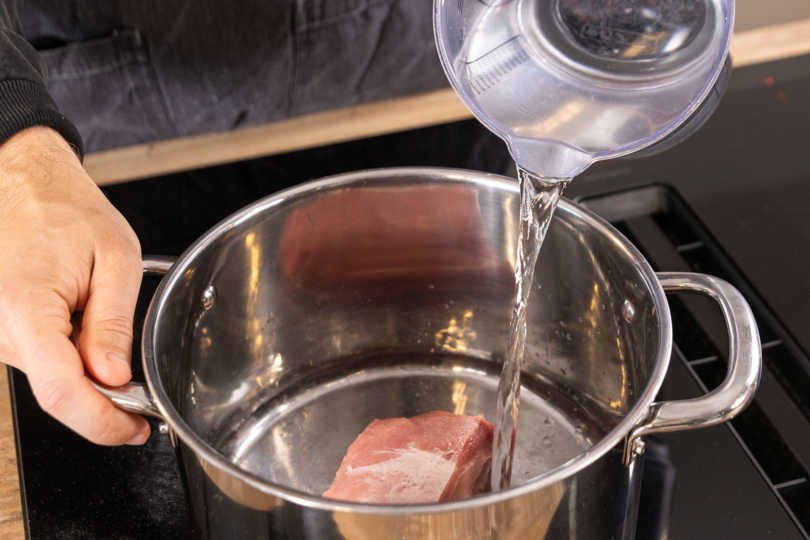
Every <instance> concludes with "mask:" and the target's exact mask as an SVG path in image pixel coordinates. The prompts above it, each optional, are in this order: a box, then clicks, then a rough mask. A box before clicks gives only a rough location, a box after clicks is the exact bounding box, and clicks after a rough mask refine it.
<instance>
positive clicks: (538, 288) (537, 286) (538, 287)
mask: <svg viewBox="0 0 810 540" xmlns="http://www.w3.org/2000/svg"><path fill="white" fill-rule="evenodd" d="M534 288H535V289H537V290H538V291H539V290H540V289H542V288H543V287H541V286H540V284H539V283H538V284H537V285H535V286H534Z"/></svg>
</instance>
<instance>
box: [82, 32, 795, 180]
mask: <svg viewBox="0 0 810 540" xmlns="http://www.w3.org/2000/svg"><path fill="white" fill-rule="evenodd" d="M808 53H810V19H802V20H799V21H793V22H789V23H784V24H778V25H773V26H767V27H764V28H757V29H755V30H748V31H745V32H737V33H735V34H734V37H733V39H732V44H731V55H732V59H733V62H734V66H735V67H743V66H749V65H752V64H758V63H762V62H768V61H772V60H780V59H783V58H788V57H791V56H798V55H802V54H808ZM471 117H472V116H471V115H470V113H469V111H468V110H467V109H466V107H464V105H463V104H462V103H461V101H460V100H459V98H458V97H457V96H456V94H455V92H454V91H453V90H452V89H449V88H447V89H443V90H437V91H435V92H429V93H426V94H420V95H416V96H408V97H403V98H398V99H391V100H387V101H380V102H376V103H368V104H365V105H358V106H356V107H349V108H346V109H338V110H333V111H326V112H322V113H316V114H310V115H306V116H300V117H296V118H291V119H289V120H283V121H280V122H273V123H269V124H263V125H260V126H255V127H250V128H245V129H240V130H235V131H228V132H224V133H210V134H204V135H195V136H191V137H179V138H176V139H168V140H164V141H157V142H153V143H149V144H139V145H134V146H127V147H123V148H116V149H113V150H105V151H102V152H95V153H91V154H88V155H87V156H86V158H85V161H84V166H85V169H87V172H88V173H89V174H90V177H91V178H93V180H95V182H96V183H97V184H98V185H101V186H103V185H109V184H116V183H120V182H126V181H128V180H137V179H140V178H148V177H150V176H159V175H163V174H169V173H173V172H180V171H186V170H190V169H197V168H201V167H208V166H212V165H219V164H222V163H231V162H234V161H241V160H245V159H251V158H257V157H262V156H269V155H273V154H281V153H285V152H292V151H295V150H303V149H306V148H313V147H316V146H324V145H328V144H335V143H340V142H345V141H350V140H356V139H362V138H365V137H373V136H376V135H384V134H386V133H395V132H398V131H405V130H409V129H416V128H420V127H427V126H432V125H437V124H443V123H447V122H455V121H458V120H465V119H468V118H471Z"/></svg>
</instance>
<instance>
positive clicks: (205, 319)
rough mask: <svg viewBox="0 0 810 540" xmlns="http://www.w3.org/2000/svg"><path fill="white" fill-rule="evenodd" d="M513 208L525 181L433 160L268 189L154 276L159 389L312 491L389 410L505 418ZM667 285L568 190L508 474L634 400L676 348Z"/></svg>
mask: <svg viewBox="0 0 810 540" xmlns="http://www.w3.org/2000/svg"><path fill="white" fill-rule="evenodd" d="M517 216H518V192H517V185H516V183H514V182H513V181H509V180H507V179H502V178H499V177H492V176H488V175H483V174H480V173H471V172H465V171H449V170H435V169H433V170H420V169H408V170H384V171H369V172H365V173H357V174H352V175H344V176H342V177H336V178H333V179H326V180H323V181H320V182H316V183H311V184H307V185H304V186H301V187H298V188H295V189H293V190H290V191H287V192H283V193H280V194H277V195H275V196H272V197H270V198H268V199H265V200H263V201H260V202H258V203H256V204H255V205H253V206H251V207H249V208H247V209H245V210H243V211H242V212H240V213H239V214H236V215H234V216H233V217H231V218H229V220H227V221H226V222H224V223H223V224H220V225H219V226H218V227H217V228H215V229H214V230H212V231H211V232H210V233H208V235H206V236H205V237H203V238H202V239H201V240H200V241H199V242H198V243H197V244H196V245H195V246H193V247H192V248H190V249H189V251H188V252H187V253H186V254H185V255H184V256H183V257H182V258H181V260H180V261H179V262H178V263H177V264H176V265H175V268H173V269H172V272H171V273H170V274H169V275H168V276H167V277H166V278H165V279H164V282H163V284H162V285H161V288H160V289H159V290H158V293H157V295H156V297H155V300H154V301H153V306H152V311H153V312H154V313H150V318H149V320H148V323H152V324H154V325H155V326H154V330H153V332H152V333H151V334H150V335H151V336H152V337H151V341H150V342H148V343H146V342H145V344H144V347H145V352H147V354H145V356H144V357H145V358H147V366H146V369H147V375H148V376H149V377H150V381H151V382H152V385H153V388H154V389H155V394H156V397H157V399H158V400H159V401H161V403H162V404H163V405H164V408H168V409H173V411H174V412H173V413H172V414H175V413H176V414H177V415H178V417H179V419H180V420H181V421H182V423H184V424H185V425H186V426H187V428H188V429H189V430H191V431H192V432H193V433H195V434H196V435H197V436H199V437H200V438H201V439H202V440H203V441H204V442H205V443H206V444H207V445H209V446H210V447H211V448H212V449H214V450H215V451H216V452H218V453H219V454H221V455H222V456H224V457H225V458H226V459H228V460H230V461H231V462H233V463H234V464H236V465H237V466H239V467H241V468H242V469H244V470H246V471H248V472H250V473H253V474H254V475H256V476H258V477H259V478H262V479H264V480H266V481H267V482H269V483H271V484H275V485H278V486H283V487H288V488H293V489H296V490H298V491H301V492H304V493H307V494H311V495H320V494H321V493H322V492H323V491H325V490H326V489H327V488H328V487H329V484H330V483H331V482H332V480H333V479H334V475H335V473H336V471H337V469H338V467H339V465H340V461H341V459H342V457H343V455H344V454H345V452H346V449H347V448H348V446H349V444H351V442H352V441H353V440H354V439H355V438H356V437H357V435H358V434H359V433H360V432H361V431H362V430H363V429H364V428H365V426H366V425H367V424H368V423H370V422H371V421H372V420H374V419H376V418H388V417H398V416H407V417H410V416H414V415H417V414H420V413H424V412H428V411H431V410H434V409H443V410H448V411H451V412H455V413H459V414H468V415H475V414H479V413H483V414H484V415H485V417H486V418H487V419H489V420H492V419H493V418H494V408H495V391H496V389H497V385H498V377H499V375H500V370H501V362H502V361H503V358H504V356H505V351H506V347H507V339H508V331H509V321H510V315H511V305H512V299H513V295H514V275H513V272H514V257H515V241H516V237H517V225H518V223H517ZM656 290H657V291H658V292H657V293H656ZM656 297H659V298H660V286H659V285H658V283H657V281H656V280H655V279H654V277H653V276H652V274H651V272H650V270H649V267H648V266H647V265H646V263H644V262H643V260H642V259H641V257H640V255H638V253H637V252H636V251H635V249H634V248H632V246H629V244H628V243H627V241H626V240H624V238H623V237H621V236H620V235H619V233H618V232H616V231H615V230H614V229H612V228H610V227H609V226H608V225H606V224H605V223H604V222H602V221H601V220H599V219H598V218H595V217H594V216H593V215H592V214H590V213H589V212H588V211H586V210H584V209H583V208H581V207H579V206H577V205H576V204H574V203H572V202H570V201H567V200H564V201H563V202H562V203H561V204H560V205H559V207H558V208H557V211H556V214H555V216H554V219H553V220H552V223H551V226H550V228H549V232H548V235H547V237H546V240H545V244H544V245H543V248H542V250H541V252H540V257H539V261H538V265H537V270H536V273H535V279H534V288H533V290H532V292H531V298H530V305H529V312H528V321H529V329H528V335H527V345H526V353H525V357H524V363H523V371H522V385H523V386H522V390H521V409H520V424H519V430H518V434H517V441H516V445H517V448H516V455H515V464H514V472H513V485H514V484H517V483H520V482H523V481H525V480H528V479H530V478H534V477H536V476H538V475H541V474H543V473H545V472H548V471H550V470H551V469H554V468H556V467H559V466H561V465H563V464H565V463H566V462H568V461H569V460H571V459H573V458H575V457H576V456H578V455H580V454H581V453H582V452H584V451H586V450H588V449H589V448H590V447H592V446H593V445H594V444H597V443H598V442H599V441H600V440H602V439H603V438H604V437H605V436H606V435H607V434H608V433H610V432H611V431H612V430H614V429H615V428H617V426H618V425H619V423H620V422H621V421H622V420H623V419H624V418H625V417H626V416H627V415H628V413H629V412H630V411H631V410H633V408H634V406H636V405H637V404H638V402H639V399H640V396H641V394H642V393H644V390H645V389H646V388H647V387H648V385H649V384H650V383H651V381H652V380H653V379H654V378H655V377H654V375H653V374H654V373H658V372H660V371H661V369H662V368H661V366H660V364H661V363H662V362H663V363H664V364H665V363H666V357H665V355H660V354H659V349H661V347H660V340H661V339H662V338H661V333H660V326H661V325H660V321H659V313H658V311H657V308H656V305H655V303H654V300H653V299H654V298H656ZM150 348H151V349H152V350H151V352H150V351H149V349H150ZM659 356H661V359H659ZM150 359H151V360H150ZM151 362H153V364H152V363H151ZM657 363H658V364H659V366H658V367H656V365H657ZM665 367H666V366H665V365H664V366H663V368H665ZM649 394H650V392H647V393H645V398H644V399H645V400H650V399H652V396H651V395H649ZM175 419H177V418H175ZM181 435H182V434H181Z"/></svg>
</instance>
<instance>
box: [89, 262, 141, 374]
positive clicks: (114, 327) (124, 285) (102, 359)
mask: <svg viewBox="0 0 810 540" xmlns="http://www.w3.org/2000/svg"><path fill="white" fill-rule="evenodd" d="M142 275H143V265H142V262H141V258H140V253H139V252H137V251H135V250H133V249H130V250H129V251H126V252H123V250H122V252H119V253H118V254H116V255H115V256H111V255H109V254H103V255H101V256H98V257H97V258H96V261H95V264H94V267H93V275H92V277H91V280H90V291H89V298H88V300H87V305H86V306H85V309H84V316H83V320H82V331H81V334H80V335H79V340H78V347H79V352H80V353H81V356H82V359H83V360H84V365H85V367H86V368H87V372H88V373H90V374H91V375H92V376H93V377H94V378H95V379H96V380H98V381H99V382H102V383H104V384H107V385H110V386H120V385H122V384H125V383H127V382H129V380H130V378H131V377H132V370H131V365H130V362H131V355H132V325H133V315H134V312H135V303H136V302H137V300H138V291H139V289H140V286H141V277H142Z"/></svg>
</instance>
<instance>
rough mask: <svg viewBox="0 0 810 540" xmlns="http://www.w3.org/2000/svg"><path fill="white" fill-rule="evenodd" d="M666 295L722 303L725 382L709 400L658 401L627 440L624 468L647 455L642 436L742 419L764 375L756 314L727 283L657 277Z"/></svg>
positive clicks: (673, 274)
mask: <svg viewBox="0 0 810 540" xmlns="http://www.w3.org/2000/svg"><path fill="white" fill-rule="evenodd" d="M656 275H657V276H658V279H659V281H660V282H661V286H662V287H663V288H664V291H666V292H695V293H698V294H702V295H705V296H708V297H709V298H712V299H713V300H715V301H716V302H717V303H718V304H720V309H721V311H722V312H723V317H724V318H725V320H726V327H727V328H728V335H729V341H730V345H729V352H728V373H727V375H726V379H725V381H723V384H721V385H720V386H719V387H717V388H716V389H715V390H713V391H711V392H709V393H708V394H706V395H705V396H701V397H699V398H694V399H685V400H681V401H664V402H655V403H652V404H651V405H650V412H649V415H648V416H647V418H646V420H644V422H643V423H642V424H640V425H637V426H636V427H635V428H634V429H633V430H632V431H631V432H630V434H629V435H628V436H627V441H626V444H625V449H624V463H625V465H628V464H630V462H631V461H632V459H633V456H634V455H636V454H641V453H642V452H643V451H644V443H643V442H642V441H641V440H640V439H639V437H641V436H642V435H649V434H652V433H663V432H667V431H679V430H682V429H693V428H698V427H704V426H713V425H715V424H720V423H722V422H725V421H726V420H730V419H732V418H734V417H735V416H737V415H738V414H739V413H740V412H742V410H743V409H745V407H746V406H747V405H748V404H749V403H750V402H751V400H752V399H753V398H754V393H755V392H756V389H757V386H758V385H759V377H760V374H761V373H762V346H761V344H760V341H759V331H758V330H757V323H756V320H755V319H754V314H753V313H752V312H751V308H750V307H749V306H748V303H747V302H746V301H745V298H743V296H742V294H740V292H739V291H738V290H737V289H735V288H734V287H732V286H731V285H730V284H729V283H727V282H726V281H723V280H722V279H718V278H716V277H712V276H707V275H705V274H693V273H689V272H658V273H657V274H656Z"/></svg>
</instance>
